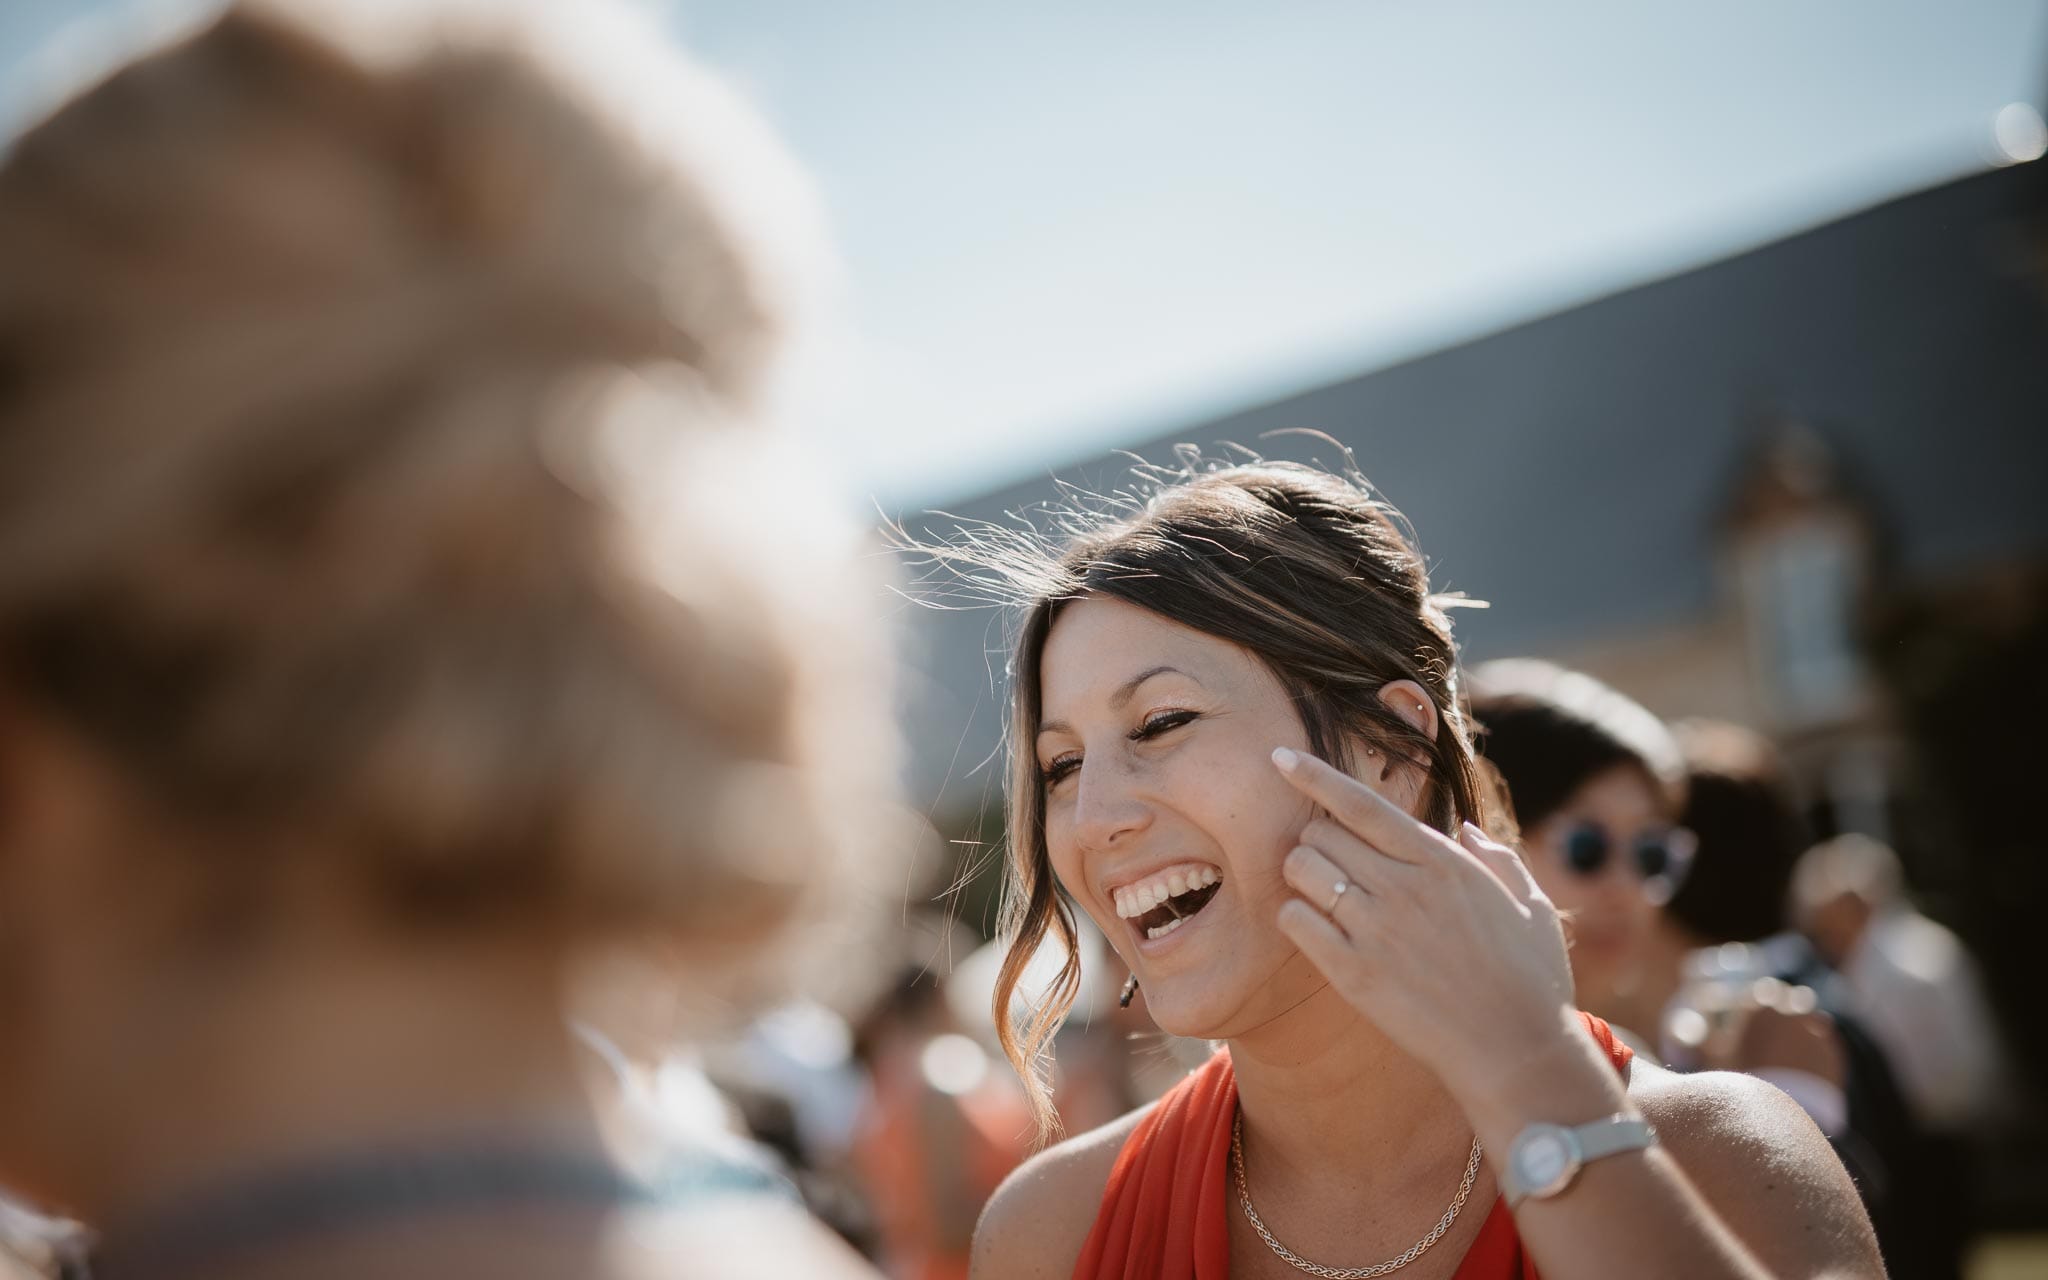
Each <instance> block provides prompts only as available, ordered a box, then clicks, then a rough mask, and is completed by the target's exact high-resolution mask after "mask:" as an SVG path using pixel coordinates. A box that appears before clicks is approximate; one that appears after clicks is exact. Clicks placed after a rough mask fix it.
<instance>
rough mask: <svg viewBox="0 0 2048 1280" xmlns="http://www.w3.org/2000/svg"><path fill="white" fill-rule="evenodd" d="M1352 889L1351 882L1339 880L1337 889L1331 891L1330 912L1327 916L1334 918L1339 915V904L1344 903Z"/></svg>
mask: <svg viewBox="0 0 2048 1280" xmlns="http://www.w3.org/2000/svg"><path fill="white" fill-rule="evenodd" d="M1350 889H1351V882H1350V881H1349V880H1339V881H1338V882H1337V887H1336V888H1334V889H1332V890H1331V891H1330V910H1329V912H1328V913H1327V914H1329V915H1333V916H1334V915H1336V914H1337V904H1338V903H1340V902H1342V901H1344V895H1345V894H1346V893H1347V892H1349V891H1350Z"/></svg>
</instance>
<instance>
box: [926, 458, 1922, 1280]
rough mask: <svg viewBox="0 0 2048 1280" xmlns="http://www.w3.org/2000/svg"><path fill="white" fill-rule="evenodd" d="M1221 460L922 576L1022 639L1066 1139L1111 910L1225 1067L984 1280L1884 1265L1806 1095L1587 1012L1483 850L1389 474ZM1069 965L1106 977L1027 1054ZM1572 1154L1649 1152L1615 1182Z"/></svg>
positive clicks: (1512, 883) (1021, 716)
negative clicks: (1708, 1067)
mask: <svg viewBox="0 0 2048 1280" xmlns="http://www.w3.org/2000/svg"><path fill="white" fill-rule="evenodd" d="M1185 462H1186V465H1185V467H1184V468H1182V469H1177V470H1175V471H1172V472H1165V473H1161V472H1153V473H1149V474H1147V475H1145V476H1143V477H1142V478H1146V479H1148V480H1149V486H1150V487H1149V492H1147V493H1146V494H1145V495H1144V497H1143V498H1142V499H1141V500H1140V501H1136V502H1133V501H1129V500H1125V499H1122V498H1117V499H1103V500H1102V501H1101V502H1100V504H1099V505H1089V506H1084V507H1081V508H1078V509H1072V510H1063V511H1060V512H1055V513H1053V517H1052V518H1053V519H1055V520H1056V521H1057V527H1058V528H1059V529H1060V530H1061V535H1062V536H1061V539H1060V540H1059V541H1054V540H1053V539H1051V538H1049V537H1041V536H1039V535H1036V534H1033V533H1031V532H1028V531H1019V530H1016V529H1013V528H1011V527H1009V526H977V527H975V528H974V529H971V530H967V531H964V532H963V533H962V534H961V535H960V537H959V539H958V540H956V541H954V542H952V543H950V544H946V545H942V546H938V547H932V548H924V549H925V550H927V551H928V552H930V553H931V554H932V555H933V556H934V557H935V558H936V559H937V560H938V561H939V564H940V567H941V570H942V571H943V570H944V569H946V568H948V567H950V568H951V569H952V570H954V571H955V572H957V573H958V574H959V575H960V576H961V577H962V578H963V579H964V580H965V581H966V582H968V583H969V584H971V585H973V586H974V587H976V588H977V589H983V590H986V591H988V592H989V593H990V594H992V595H993V596H994V597H995V598H996V599H999V600H1007V601H1008V602H1010V603H1012V604H1014V605H1018V606H1021V609H1022V617H1021V628H1020V630H1019V631H1018V633H1017V639H1016V641H1015V647H1014V650H1013V656H1012V660H1011V664H1010V668H1009V673H1010V681H1011V684H1010V687H1011V697H1012V704H1011V717H1012V720H1011V734H1012V738H1011V750H1012V752H1013V755H1012V764H1011V785H1010V788H1009V793H1008V799H1009V805H1010V840H1009V866H1008V869H1009V886H1008V892H1007V895H1006V903H1007V910H1006V917H1005V928H1004V932H1003V937H1004V939H1005V942H1006V945H1007V946H1008V948H1009V951H1008V958H1007V961H1006V964H1005V969H1004V973H1003V975H1002V980H1001V981H999V983H998V984H997V989H996V992H995V995H994V1000H993V1013H994V1015H995V1018H996V1022H997V1027H998V1032H999V1034H1000V1035H1001V1036H1002V1038H1003V1043H1004V1047H1005V1049H1006V1050H1007V1051H1008V1052H1009V1054H1010V1056H1011V1059H1012V1061H1013V1063H1014V1064H1015V1065H1016V1066H1017V1068H1018V1070H1019V1072H1020V1074H1021V1075H1022V1076H1023V1078H1024V1079H1025V1080H1026V1082H1027V1084H1028V1085H1029V1086H1030V1087H1031V1089H1032V1096H1033V1101H1034V1105H1035V1106H1036V1107H1037V1108H1038V1110H1039V1113H1040V1116H1041V1120H1042V1122H1044V1123H1045V1124H1046V1127H1047V1128H1048V1129H1049V1128H1050V1122H1051V1119H1052V1117H1051V1115H1050V1102H1049V1099H1048V1091H1047V1089H1046V1082H1045V1080H1044V1079H1043V1077H1042V1076H1040V1075H1039V1068H1040V1066H1041V1065H1042V1063H1041V1061H1040V1053H1041V1051H1042V1050H1043V1049H1044V1048H1045V1046H1046V1044H1047V1042H1048V1041H1049V1040H1051V1039H1052V1036H1053V1033H1054V1029H1055V1028H1056V1027H1057V1026H1058V1024H1059V1022H1060V1020H1061V1018H1062V1016H1063V1015H1064V1013H1065V1012H1066V1011H1067V1008H1068V1007H1069V1006H1070V1005H1071V1004H1072V1002H1073V1000H1074V999H1075V997H1076V996H1077V994H1078V992H1079V989H1080V986H1081V983H1082V981H1083V966H1081V965H1080V964H1079V963H1078V959H1077V958H1076V957H1077V948H1076V942H1075V939H1076V933H1077V927H1078V926H1077V923H1076V921H1075V919H1074V916H1073V912H1074V910H1075V909H1076V908H1078V909H1079V910H1080V911H1083V912H1085V913H1086V915H1087V916H1088V917H1089V919H1090V920H1091V921H1092V923H1093V924H1094V925H1095V926H1096V927H1097V928H1098V929H1100V930H1101V931H1102V933H1103V935H1104V936H1105V937H1106V938H1107V939H1108V940H1109V941H1110V943H1111V945H1112V947H1113V948H1114V949H1115V950H1116V952H1117V954H1118V956H1119V958H1120V959H1121V960H1122V961H1123V963H1124V964H1125V965H1127V966H1128V967H1129V969H1130V972H1131V975H1132V979H1133V980H1134V981H1135V982H1136V983H1137V984H1138V986H1139V988H1140V989H1141V990H1142V991H1143V992H1144V993H1145V996H1146V1001H1147V1007H1148V1010H1149V1012H1150V1013H1151V1016H1152V1018H1153V1020H1154V1021H1155V1022H1156V1023H1157V1024H1158V1025H1159V1026H1160V1027H1162V1028H1164V1029H1166V1030H1168V1031H1170V1032H1173V1033H1175V1034H1178V1035H1183V1036H1188V1037H1200V1038H1206V1039H1213V1040H1221V1041H1223V1042H1224V1044H1223V1046H1222V1047H1221V1048H1220V1050H1219V1051H1218V1052H1216V1053H1215V1054H1214V1055H1213V1056H1211V1057H1210V1058H1209V1059H1208V1060H1207V1061H1206V1062H1205V1063H1204V1064H1203V1065H1202V1066H1201V1067H1200V1068H1199V1069H1198V1070H1196V1071H1195V1072H1194V1073H1193V1074H1192V1075H1190V1076H1189V1077H1188V1078H1187V1079H1186V1080H1185V1081H1183V1082H1182V1083H1181V1084H1180V1085H1179V1086H1177V1087H1175V1088H1174V1089H1172V1090H1171V1091H1170V1092H1168V1094H1167V1095H1166V1096H1165V1097H1164V1098H1162V1099H1161V1100H1160V1101H1159V1102H1158V1103H1157V1104H1156V1105H1154V1106H1152V1107H1150V1108H1147V1109H1143V1110H1140V1111H1137V1112H1133V1113H1132V1114H1130V1115H1127V1116H1125V1117H1123V1118H1121V1119H1119V1120H1117V1121H1115V1122H1113V1123H1111V1124H1109V1125H1107V1126H1105V1127H1103V1128H1100V1129H1097V1130H1095V1131H1093V1132H1090V1133H1086V1134H1082V1135H1079V1136H1077V1137H1074V1138H1071V1139H1069V1140H1067V1141H1064V1142H1061V1143H1059V1144H1057V1145H1055V1146H1053V1147H1051V1148H1050V1149H1048V1150H1046V1151H1044V1152H1041V1153H1040V1154H1039V1155H1037V1156H1035V1157H1034V1158H1033V1159H1032V1160H1031V1161H1030V1162H1029V1163H1027V1164H1026V1165H1025V1166H1024V1167H1023V1168H1022V1169H1020V1170H1019V1171H1018V1172H1017V1173H1016V1174H1015V1175H1013V1176H1012V1177H1011V1178H1010V1179H1009V1180H1008V1181H1006V1182H1005V1183H1004V1184H1003V1187H1002V1189H1001V1190H999V1191H998V1192H997V1194H996V1197H995V1198H994V1200H992V1201H991V1203H990V1205H989V1207H988V1210H987V1211H986V1213H985V1214H984V1216H983V1219H982V1222H981V1225H980V1227H979V1229H978V1230H977V1232H976V1239H975V1251H974V1269H975V1274H976V1275H977V1276H980V1277H984V1278H985V1280H998V1278H1001V1277H1025V1276H1031V1277H1041V1276H1056V1275H1068V1274H1072V1275H1076V1276H1085V1277H1090V1278H1091V1280H1106V1278H1108V1277H1130V1278H1136V1277H1146V1278H1147V1280H1159V1278H1161V1277H1171V1278H1173V1280H1187V1278H1189V1277H1194V1276H1204V1277H1214V1276H1223V1275H1227V1274H1228V1275H1261V1276H1275V1275H1290V1274H1294V1273H1295V1272H1296V1271H1299V1270H1309V1271H1312V1272H1314V1273H1315V1274H1323V1275H1329V1274H1340V1275H1341V1274H1359V1275H1364V1274H1385V1273H1386V1272H1389V1271H1392V1270H1394V1269H1396V1268H1401V1267H1406V1266H1409V1265H1414V1266H1415V1267H1416V1270H1415V1271H1414V1272H1411V1273H1410V1274H1414V1275H1418V1276H1436V1277H1444V1276H1451V1275H1453V1274H1455V1275H1456V1276H1458V1277H1462V1278H1463V1280H1507V1278H1508V1277H1517V1278H1520V1277H1526V1276H1528V1275H1530V1274H1533V1273H1534V1272H1536V1271H1541V1272H1542V1273H1543V1274H1545V1275H1549V1276H1552V1277H1557V1278H1560V1280H1561V1278H1564V1277H1571V1276H1588V1275H1669V1274H1678V1273H1680V1271H1681V1269H1683V1270H1684V1272H1685V1273H1686V1274H1692V1275H1701V1276H1706V1275H1713V1276H1744V1277H1763V1276H1766V1275H1776V1276H1805V1275H1822V1274H1828V1275H1841V1276H1847V1275H1858V1276H1874V1275H1878V1274H1880V1271H1881V1268H1880V1264H1879V1262H1878V1259H1877V1254H1876V1250H1875V1245H1874V1243H1873V1241H1872V1240H1871V1237H1870V1232H1869V1226H1868V1223H1867V1221H1866V1219H1865V1217H1864V1214H1863V1210H1862V1208H1861V1206H1860V1205H1859V1204H1858V1203H1857V1201H1856V1196H1855V1192H1854V1190H1853V1188H1852V1187H1851V1186H1850V1183H1849V1180H1848V1178H1847V1176H1846V1175H1845V1174H1844V1173H1843V1171H1842V1169H1841V1166H1840V1164H1839V1162H1837V1161H1836V1159H1835V1157H1834V1156H1833V1154H1832V1153H1831V1152H1830V1151H1829V1150H1828V1148H1827V1146H1826V1144H1825V1142H1824V1141H1822V1139H1821V1136H1820V1135H1819V1133H1818V1132H1816V1131H1815V1130H1814V1129H1813V1127H1812V1125H1811V1123H1810V1122H1809V1121H1807V1119H1806V1118H1805V1117H1804V1116H1803V1115H1802V1114H1801V1113H1800V1112H1799V1110H1798V1109H1797V1108H1796V1107H1794V1106H1793V1105H1792V1104H1791V1103H1790V1102H1789V1101H1787V1100H1786V1099H1785V1098H1784V1097H1783V1095H1781V1094H1778V1093H1777V1092H1776V1091H1774V1090H1771V1089H1769V1088H1767V1087H1765V1086H1762V1085H1759V1084H1757V1083H1756V1082H1754V1081H1750V1080H1747V1079H1745V1078H1743V1077H1740V1076H1733V1075H1724V1074H1713V1073H1709V1074H1702V1075H1697V1076H1690V1077H1681V1076H1675V1075H1672V1074H1670V1073H1668V1072H1663V1071H1660V1070H1659V1069H1657V1068H1656V1067H1655V1066H1654V1065H1651V1064H1648V1063H1645V1062H1639V1061H1636V1060H1634V1057H1633V1055H1632V1054H1631V1053H1630V1052H1629V1050H1628V1049H1627V1048H1626V1046H1624V1045H1622V1044H1620V1043H1619V1042H1618V1041H1616V1040H1615V1039H1614V1038H1613V1036H1612V1035H1611V1034H1610V1033H1609V1032H1608V1031H1607V1030H1606V1027H1605V1024H1604V1023H1602V1022H1601V1021H1600V1020H1599V1019H1597V1018H1594V1017H1591V1016H1590V1015H1584V1014H1580V1013H1578V1012H1576V1011H1574V1010H1573V1008H1572V1003H1571V1001H1572V988H1571V977H1570V970H1569V967H1568V964H1567V961H1566V955H1565V945H1564V937H1563V933H1562V930H1561V928H1560V926H1559V920H1558V915H1557V912H1556V909H1555V908H1554V907H1553V906H1552V905H1551V903H1550V902H1549V901H1548V899H1546V898H1545V897H1544V896H1543V894H1542V893H1541V891H1540V890H1539V889H1538V888H1537V887H1536V885H1535V884H1534V883H1533V882H1532V881H1531V880H1530V878H1529V874H1528V872H1527V870H1526V869H1524V867H1523V865H1522V863H1521V861H1520V860H1519V859H1518V858H1517V857H1516V855H1515V854H1514V852H1513V851H1512V850H1511V849H1509V848H1508V847H1507V846H1505V845H1502V844H1500V843H1498V842H1496V841H1493V840H1491V839H1488V838H1487V837H1486V836H1485V835H1484V834H1483V832H1482V830H1481V829H1480V827H1479V826H1478V825H1475V824H1477V823H1483V822H1485V821H1487V819H1488V817H1489V815H1488V813H1487V811H1486V809H1485V806H1484V795H1485V792H1484V790H1483V788H1482V784H1481V780H1480V776H1479V771H1478V768H1477V766H1476V765H1475V762H1474V758H1473V752H1472V748H1471V741H1470V737H1469V730H1468V726H1467V722H1466V717H1465V712H1464V707H1463V697H1462V689H1461V675H1460V672H1459V669H1458V664H1457V651H1456V647H1455V645H1454V644H1453V642H1452V639H1451V635H1450V629H1449V620H1448V617H1447V616H1446V615H1445V613H1444V601H1443V599H1442V598H1441V597H1439V596H1436V595H1433V594H1432V593H1431V592H1430V590H1429V584H1428V579H1427V574H1426V572H1425V570H1424V562H1423V560H1422V558H1421V556H1420V554H1419V553H1418V552H1417V551H1416V549H1415V547H1414V545H1413V543H1412V541H1411V538H1410V535H1408V534H1406V533H1404V531H1403V524H1402V522H1401V520H1400V519H1399V517H1398V514H1397V513H1395V512H1393V510H1392V508H1390V507H1388V506H1387V505H1386V504H1385V503H1384V502H1382V501H1380V500H1379V499H1378V498H1377V497H1376V496H1374V495H1373V493H1372V492H1371V490H1370V488H1369V487H1368V486H1367V485H1366V483H1365V481H1364V478H1363V477H1362V476H1359V475H1357V474H1356V473H1355V472H1347V473H1345V474H1330V473H1327V472H1322V471H1318V470H1315V469H1313V468H1307V467H1298V466H1290V465H1286V464H1266V463H1250V464H1244V465H1238V466H1210V465H1207V464H1205V463H1203V462H1202V461H1201V460H1199V459H1194V458H1189V459H1186V460H1185ZM1048 944H1057V945H1058V946H1059V948H1060V949H1061V950H1062V951H1063V952H1064V954H1065V955H1066V956H1068V957H1070V958H1075V959H1074V962H1073V963H1070V964H1069V965H1068V966H1067V968H1066V969H1065V971H1064V972H1063V974H1062V980H1061V981H1059V982H1056V983H1054V984H1052V986H1051V988H1050V991H1049V996H1048V999H1047V1001H1046V1002H1045V1003H1044V1004H1042V1005H1040V1006H1039V1007H1038V1008H1037V1009H1036V1010H1035V1011H1034V1015H1033V1017H1032V1018H1030V1019H1029V1020H1027V1021H1026V1023H1025V1024H1024V1026H1023V1027H1022V1029H1021V1030H1020V1029H1019V1028H1018V1027H1016V1026H1014V1025H1013V1024H1012V1022H1011V1018H1010V1013H1011V997H1012V994H1013V992H1014V990H1015V989H1016V987H1017V984H1018V982H1020V981H1021V980H1022V978H1023V976H1024V974H1025V971H1026V970H1027V969H1028V968H1029V967H1030V966H1031V964H1032V963H1033V961H1034V959H1035V958H1036V957H1037V956H1039V955H1040V954H1041V948H1042V947H1044V946H1046V945H1048ZM1645 1120H1647V1122H1649V1123H1651V1124H1654V1133H1655V1137H1654V1138H1651V1137H1650V1136H1649V1135H1648V1133H1647V1131H1646V1130H1645V1128H1644V1122H1645ZM1553 1124H1554V1125H1560V1126H1565V1125H1572V1126H1587V1128H1586V1129H1585V1133H1586V1134H1587V1135H1589V1136H1588V1137H1587V1138H1586V1139H1585V1140H1586V1141H1588V1142H1590V1143H1592V1144H1594V1145H1592V1146H1590V1147H1588V1148H1586V1150H1587V1151H1588V1152H1595V1151H1602V1150H1604V1151H1606V1152H1608V1153H1609V1154H1611V1155H1614V1156H1616V1158H1613V1159H1607V1158H1601V1159H1593V1160H1588V1161H1585V1162H1584V1169H1583V1172H1581V1171H1580V1170H1579V1169H1578V1168H1576V1167H1575V1165H1574V1162H1573V1160H1572V1158H1571V1156H1570V1154H1569V1145H1570V1142H1571V1141H1573V1140H1572V1139H1567V1138H1564V1137H1560V1136H1558V1134H1559V1132H1560V1131H1559V1130H1558V1129H1554V1128H1549V1127H1547V1126H1549V1125H1553ZM1603 1136H1604V1137H1611V1138H1613V1139H1614V1140H1615V1141H1614V1143H1613V1144H1612V1145H1608V1144H1606V1143H1603V1142H1602V1141H1601V1138H1602V1137H1603ZM1546 1144H1554V1145H1546ZM1545 1152H1548V1153H1550V1155H1554V1156H1555V1157H1556V1159H1555V1160H1551V1159H1550V1158H1549V1157H1548V1156H1546V1155H1545V1154H1544V1153H1545ZM1487 1157H1490V1158H1491V1159H1490V1161H1489V1160H1488V1159H1487ZM1539 1170H1540V1172H1539ZM1681 1170H1683V1172H1681ZM1475 1198H1476V1205H1475V1207H1474V1209H1473V1211H1471V1212H1466V1211H1465V1206H1466V1204H1467V1203H1468V1201H1472V1200H1474V1199H1475ZM1432 1223H1434V1224H1435V1225H1434V1226H1432V1225H1431V1224H1432ZM1439 1248H1441V1252H1434V1253H1433V1252H1432V1250H1436V1249H1439ZM1381 1259H1384V1260H1385V1261H1381ZM1346 1268H1357V1270H1355V1271H1347V1270H1345V1269H1346Z"/></svg>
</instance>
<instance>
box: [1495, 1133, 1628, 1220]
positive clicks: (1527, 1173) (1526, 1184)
mask: <svg viewBox="0 0 2048 1280" xmlns="http://www.w3.org/2000/svg"><path fill="white" fill-rule="evenodd" d="M1656 1140H1657V1131H1656V1130H1655V1129H1652V1128H1651V1127H1650V1122H1649V1121H1647V1120H1645V1119H1643V1118H1642V1117H1641V1116H1623V1115H1613V1116H1608V1117H1607V1118H1606V1119H1605V1120H1595V1121H1593V1122H1592V1123H1590V1124H1582V1125H1579V1126H1578V1127H1576V1128H1566V1127H1565V1126H1564V1125H1561V1124H1532V1125H1530V1126H1529V1127H1528V1128H1526V1129H1524V1130H1522V1131H1521V1132H1520V1133H1518V1134H1516V1135H1515V1140H1514V1142H1513V1143H1512V1144H1511V1145H1510V1146H1509V1147H1508V1158H1507V1168H1506V1169H1505V1170H1503V1171H1502V1173H1501V1180H1500V1190H1501V1194H1502V1195H1504V1196H1506V1197H1507V1201H1508V1205H1509V1207H1513V1206H1514V1205H1517V1204H1520V1203H1521V1202H1522V1201H1523V1200H1526V1199H1530V1198H1532V1197H1533V1198H1535V1199H1538V1200H1543V1199H1547V1198H1549V1197H1550V1196H1554V1195H1556V1194H1557V1193H1558V1192H1560V1191H1563V1190H1564V1189H1565V1188H1566V1187H1568V1186H1570V1185H1571V1184H1572V1179H1574V1178H1576V1177H1578V1176H1579V1170H1580V1169H1583V1168H1585V1167H1586V1164H1587V1162H1589V1161H1592V1160H1598V1159H1599V1158H1600V1157H1602V1156H1611V1155H1619V1154H1620V1153H1621V1152H1624V1151H1641V1150H1642V1149H1643V1148H1644V1147H1647V1146H1649V1145H1650V1144H1651V1143H1653V1142H1655V1141H1656Z"/></svg>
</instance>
